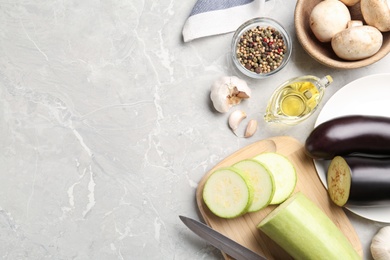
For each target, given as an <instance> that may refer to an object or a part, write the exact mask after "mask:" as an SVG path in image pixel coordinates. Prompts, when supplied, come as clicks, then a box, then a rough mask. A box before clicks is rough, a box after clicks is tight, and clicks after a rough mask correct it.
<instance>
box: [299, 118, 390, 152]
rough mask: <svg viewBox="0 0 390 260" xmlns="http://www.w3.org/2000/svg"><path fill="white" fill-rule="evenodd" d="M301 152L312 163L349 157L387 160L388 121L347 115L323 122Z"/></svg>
mask: <svg viewBox="0 0 390 260" xmlns="http://www.w3.org/2000/svg"><path fill="white" fill-rule="evenodd" d="M305 151H306V153H307V154H308V155H309V156H310V157H312V158H314V159H332V158H333V157H335V156H336V155H349V154H363V155H365V156H372V157H378V156H379V157H390V117H382V116H368V115H350V116H342V117H338V118H334V119H331V120H329V121H326V122H323V123H322V124H320V125H318V126H317V127H316V128H314V129H313V131H312V132H311V133H310V134H309V136H308V137H307V139H306V142H305Z"/></svg>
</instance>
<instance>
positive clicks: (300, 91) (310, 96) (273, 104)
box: [264, 75, 333, 125]
mask: <svg viewBox="0 0 390 260" xmlns="http://www.w3.org/2000/svg"><path fill="white" fill-rule="evenodd" d="M332 82H333V79H332V77H331V76H329V75H327V76H325V77H323V78H318V77H316V76H312V75H306V76H301V77H296V78H292V79H290V80H288V81H286V82H285V83H283V84H282V85H280V86H279V87H278V88H277V89H276V90H275V92H274V93H273V95H272V97H271V99H270V100H269V102H268V106H267V109H266V113H265V115H264V119H265V121H266V122H279V123H285V124H290V125H294V124H297V123H299V122H301V121H303V120H305V119H306V118H308V117H309V116H310V115H312V114H313V113H314V111H315V110H316V109H317V107H318V104H319V103H320V102H321V100H322V97H323V95H324V92H325V88H326V87H327V86H329V85H330V84H331V83H332Z"/></svg>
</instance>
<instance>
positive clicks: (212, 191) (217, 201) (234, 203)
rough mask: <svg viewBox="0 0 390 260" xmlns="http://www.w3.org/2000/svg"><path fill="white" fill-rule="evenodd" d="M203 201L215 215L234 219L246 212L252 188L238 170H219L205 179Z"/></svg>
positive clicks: (251, 196)
mask: <svg viewBox="0 0 390 260" xmlns="http://www.w3.org/2000/svg"><path fill="white" fill-rule="evenodd" d="M203 200H204V202H205V204H206V205H207V207H208V208H209V209H210V211H211V212H213V213H214V214H215V215H217V216H219V217H221V218H234V217H238V216H240V215H242V214H244V213H246V212H247V210H248V208H249V206H250V205H251V203H252V201H253V188H252V185H251V183H250V181H249V180H248V179H247V178H245V177H244V174H243V173H242V172H241V171H240V170H237V169H235V168H233V167H226V168H220V169H218V170H216V171H214V172H213V173H211V175H210V176H209V177H208V178H207V180H206V183H205V185H204V188H203Z"/></svg>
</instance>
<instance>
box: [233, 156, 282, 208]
mask: <svg viewBox="0 0 390 260" xmlns="http://www.w3.org/2000/svg"><path fill="white" fill-rule="evenodd" d="M233 168H236V169H238V170H240V171H241V172H242V174H243V175H244V178H245V179H248V180H249V181H250V183H251V185H252V187H253V191H254V194H253V201H252V203H251V205H250V206H249V208H248V212H254V211H258V210H260V209H262V208H265V207H266V206H268V205H269V203H270V202H271V200H272V197H273V195H274V193H275V184H274V180H273V176H272V174H271V173H270V172H269V170H268V169H267V168H266V167H265V166H264V165H263V164H261V163H259V162H258V161H255V160H251V159H247V160H242V161H240V162H238V163H236V164H234V165H233Z"/></svg>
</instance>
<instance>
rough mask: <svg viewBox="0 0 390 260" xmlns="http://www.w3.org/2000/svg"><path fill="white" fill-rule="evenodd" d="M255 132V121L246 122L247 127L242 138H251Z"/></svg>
mask: <svg viewBox="0 0 390 260" xmlns="http://www.w3.org/2000/svg"><path fill="white" fill-rule="evenodd" d="M256 131H257V121H256V120H254V119H252V120H250V121H249V122H248V125H247V126H246V129H245V134H244V137H245V138H248V137H251V136H253V135H254V134H255V133H256Z"/></svg>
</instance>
